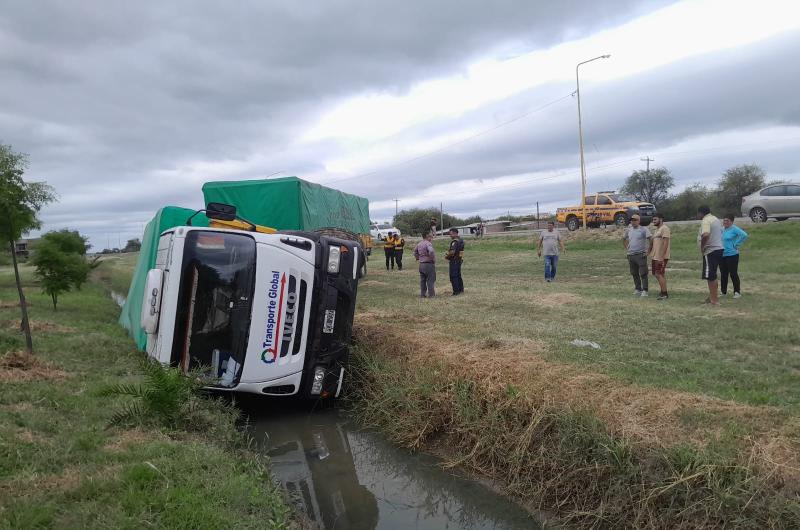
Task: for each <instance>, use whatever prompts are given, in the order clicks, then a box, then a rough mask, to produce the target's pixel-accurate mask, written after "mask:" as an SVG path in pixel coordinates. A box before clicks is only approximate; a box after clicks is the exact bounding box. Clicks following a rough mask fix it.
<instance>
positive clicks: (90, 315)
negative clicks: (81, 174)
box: [0, 256, 291, 529]
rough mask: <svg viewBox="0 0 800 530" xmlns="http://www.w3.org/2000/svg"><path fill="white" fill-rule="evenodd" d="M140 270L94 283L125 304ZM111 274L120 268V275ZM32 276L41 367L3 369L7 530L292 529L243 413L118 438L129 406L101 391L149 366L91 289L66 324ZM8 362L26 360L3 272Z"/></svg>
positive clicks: (124, 265) (206, 412)
mask: <svg viewBox="0 0 800 530" xmlns="http://www.w3.org/2000/svg"><path fill="white" fill-rule="evenodd" d="M132 259H135V257H134V258H131V257H130V256H127V257H126V256H123V257H115V258H114V259H113V260H111V262H110V263H105V264H103V265H101V266H100V268H99V269H98V270H97V271H96V272H97V274H98V275H99V276H100V277H102V279H103V280H104V281H105V282H107V285H110V286H111V287H112V288H113V289H115V290H118V291H121V292H122V293H123V294H124V293H127V283H128V282H129V281H130V274H131V268H132V264H133V262H132V261H131V260H132ZM110 265H111V266H110ZM31 272H32V271H31V269H30V268H28V267H24V268H23V276H24V284H25V290H26V295H27V297H28V300H29V301H30V303H31V308H30V315H31V320H32V322H33V330H34V345H35V348H36V358H35V361H34V362H33V364H31V362H30V360H27V359H25V358H24V357H14V358H13V359H12V357H10V356H8V355H6V356H5V357H2V359H1V360H0V385H1V386H0V388H1V390H0V528H65V529H66V528H146V527H154V528H187V529H189V528H287V527H289V526H290V525H291V523H290V516H289V510H288V508H287V506H286V504H285V503H284V500H283V496H282V494H281V493H280V491H279V490H278V489H277V488H276V487H275V486H274V485H273V482H272V481H271V479H270V476H269V474H268V471H267V468H266V466H265V463H264V462H263V461H261V460H260V459H259V458H258V457H257V456H256V455H254V454H252V453H250V452H249V451H247V448H246V443H245V440H243V438H242V436H241V435H240V434H239V433H238V432H237V431H236V429H235V413H234V412H232V411H231V410H230V409H228V408H226V407H224V406H223V405H221V404H219V403H217V402H211V401H209V400H207V399H202V398H199V397H196V396H195V397H193V398H191V399H190V401H189V403H188V404H187V405H188V406H187V407H186V408H184V409H182V410H180V411H179V413H180V414H179V418H178V421H176V422H174V424H173V425H172V426H171V427H164V426H161V425H158V424H155V423H153V422H149V421H143V422H140V423H139V424H138V425H130V424H128V425H117V426H111V427H110V426H109V423H110V421H111V419H112V416H113V415H114V413H115V412H117V411H119V410H121V409H122V407H123V406H124V404H125V403H126V402H128V400H126V399H125V398H116V397H104V396H103V395H101V393H100V391H101V389H103V388H106V387H108V386H109V385H114V384H119V383H129V384H134V385H135V384H140V383H142V382H143V370H142V364H141V362H142V355H141V354H140V353H138V352H137V351H135V349H134V348H133V346H132V342H131V340H130V339H129V338H128V337H127V335H126V333H125V331H124V330H123V329H122V328H120V326H119V325H118V324H117V315H118V314H119V311H118V309H117V307H116V305H115V304H114V302H113V301H112V300H111V299H110V298H109V296H108V292H107V290H106V286H104V285H101V284H99V283H97V282H90V283H89V284H88V285H85V286H84V287H83V289H82V290H81V291H80V292H77V293H69V294H67V295H65V296H63V298H62V299H61V300H60V301H59V302H60V303H59V309H58V312H54V311H53V310H52V306H50V305H49V300H48V298H47V297H46V296H44V295H42V294H41V293H40V289H39V287H38V286H37V285H36V283H35V282H34V279H33V276H32V274H31ZM0 301H2V303H1V304H0V355H2V354H4V353H5V352H13V351H19V350H22V349H23V348H24V339H23V336H22V334H21V333H19V331H18V328H19V308H18V307H17V306H16V303H15V302H16V291H15V289H14V287H13V272H12V271H11V270H10V268H8V267H3V268H2V269H0Z"/></svg>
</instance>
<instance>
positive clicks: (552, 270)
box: [544, 256, 558, 280]
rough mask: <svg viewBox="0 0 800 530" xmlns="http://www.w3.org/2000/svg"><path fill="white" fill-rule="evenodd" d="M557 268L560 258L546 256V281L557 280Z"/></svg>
mask: <svg viewBox="0 0 800 530" xmlns="http://www.w3.org/2000/svg"><path fill="white" fill-rule="evenodd" d="M556 267H558V256H545V257H544V279H545V280H555V279H556Z"/></svg>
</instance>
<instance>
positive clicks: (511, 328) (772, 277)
mask: <svg viewBox="0 0 800 530" xmlns="http://www.w3.org/2000/svg"><path fill="white" fill-rule="evenodd" d="M747 229H748V230H749V231H750V233H751V239H750V241H749V242H748V243H747V244H746V245H745V247H744V249H743V252H742V258H741V265H740V270H741V276H742V279H743V287H742V292H743V294H744V297H743V298H741V299H739V300H732V299H730V298H728V299H723V301H722V306H721V307H719V308H711V307H709V306H707V305H704V304H703V303H702V301H703V299H704V298H705V296H706V293H705V291H704V282H701V280H699V272H700V271H699V269H700V264H699V257H698V255H697V251H696V249H695V240H694V238H695V233H696V232H695V231H696V227H675V228H674V230H673V234H674V242H673V253H672V258H673V259H672V262H671V270H670V271H669V272H668V279H669V290H670V293H671V296H672V298H671V299H670V300H669V301H667V302H658V301H656V300H655V297H651V298H646V299H641V298H633V296H632V291H633V284H632V281H631V278H630V276H629V274H628V266H627V262H626V260H625V257H624V254H623V251H622V247H621V243H620V242H619V240H618V237H619V234H617V233H613V231H610V230H609V231H608V232H606V231H602V230H596V231H592V232H590V233H589V234H588V236H586V235H583V236H581V235H578V236H572V237H571V238H570V240H569V241H568V242H567V254H566V256H563V257H562V259H561V261H560V263H559V272H558V281H557V282H556V283H553V284H547V283H545V282H544V281H543V279H542V276H543V273H542V269H543V264H542V261H541V260H540V259H537V258H536V255H535V253H534V252H533V251H532V250H531V249H532V237H528V238H520V237H513V236H512V237H509V236H503V237H494V238H486V239H485V240H483V241H475V240H471V239H470V240H467V252H466V262H465V264H464V281H465V286H466V294H465V295H464V296H461V297H456V298H451V297H450V296H449V294H450V286H449V282H448V278H447V269H446V264H445V263H444V260H442V263H440V265H439V270H438V273H439V280H438V282H437V284H438V287H439V289H440V290H439V293H440V294H441V295H443V296H440V297H437V298H435V299H428V300H421V299H419V298H418V287H417V284H418V275H417V273H416V266H415V263H414V261H413V257H411V256H410V252H406V268H407V270H406V271H403V272H402V273H400V272H397V271H393V272H386V271H385V270H383V267H382V264H381V263H380V260H381V259H382V256H377V255H376V257H375V258H373V261H372V262H371V265H372V266H371V269H370V275H369V277H368V278H367V279H366V280H365V281H363V282H362V285H361V288H360V291H359V310H358V312H357V319H356V320H357V329H356V336H357V340H358V342H359V344H360V347H359V350H358V352H357V355H356V359H355V362H354V368H356V375H357V380H356V381H355V382H354V384H353V385H352V388H351V396H352V397H353V399H354V400H355V404H354V405H355V406H354V407H353V409H354V410H355V411H356V413H357V414H358V415H359V416H360V417H361V419H362V421H363V423H364V424H366V425H369V426H373V427H377V428H380V429H382V430H383V431H384V432H386V433H387V434H388V435H389V436H390V437H391V438H392V439H394V440H395V441H396V442H398V443H401V444H403V445H406V446H408V447H414V448H426V449H431V450H438V451H443V452H444V453H445V454H446V455H447V458H448V460H449V461H450V462H452V463H454V464H456V463H457V464H462V465H465V466H467V467H470V468H472V469H473V470H475V471H477V472H478V473H481V474H484V475H486V476H489V477H491V478H493V479H495V480H497V481H498V482H499V483H500V484H501V485H502V486H503V487H505V489H506V491H508V492H509V493H511V494H512V495H515V496H517V497H518V498H520V499H522V500H523V501H525V502H527V503H528V504H529V505H530V506H532V507H534V508H538V509H542V510H546V511H549V512H553V513H555V514H557V515H559V516H560V517H562V518H563V519H564V520H568V521H571V522H572V523H574V524H578V525H580V526H598V527H617V526H630V527H663V528H670V527H722V526H741V527H753V528H766V527H798V526H800V497H798V491H800V457H799V456H798V455H799V454H800V346H798V344H800V304H799V303H798V301H799V300H800V245H798V241H800V224H798V223H788V222H787V223H770V224H767V225H760V226H752V227H748V228H747ZM445 244H446V242H444V241H440V242H437V245H436V246H437V252H441V254H439V255H442V254H443V251H444V247H445ZM651 290H653V291H655V292H657V285H656V283H655V281H654V279H653V278H651ZM573 339H584V340H589V341H594V342H597V343H598V344H599V345H600V346H601V348H600V349H591V348H581V347H576V346H573V345H571V344H570V342H571V341H572V340H573Z"/></svg>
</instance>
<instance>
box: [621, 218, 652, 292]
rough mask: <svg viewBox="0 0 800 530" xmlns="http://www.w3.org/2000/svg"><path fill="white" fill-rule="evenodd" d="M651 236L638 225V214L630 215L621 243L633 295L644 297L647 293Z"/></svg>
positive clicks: (645, 229)
mask: <svg viewBox="0 0 800 530" xmlns="http://www.w3.org/2000/svg"><path fill="white" fill-rule="evenodd" d="M650 238H651V235H650V231H649V230H648V229H647V228H645V227H644V226H640V225H639V214H633V215H632V216H631V224H630V225H628V226H627V227H626V228H625V232H624V234H623V236H622V245H623V246H624V247H625V252H626V254H627V256H628V267H629V268H630V272H631V276H633V285H634V286H635V291H634V292H633V295H634V296H641V297H645V296H648V294H647V247H648V242H649V240H650Z"/></svg>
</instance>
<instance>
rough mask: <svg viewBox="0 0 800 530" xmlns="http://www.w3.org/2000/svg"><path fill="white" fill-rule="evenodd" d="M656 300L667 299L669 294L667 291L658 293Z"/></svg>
mask: <svg viewBox="0 0 800 530" xmlns="http://www.w3.org/2000/svg"><path fill="white" fill-rule="evenodd" d="M656 300H669V295H668V294H667V293H661V294H660V295H658V298H656Z"/></svg>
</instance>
